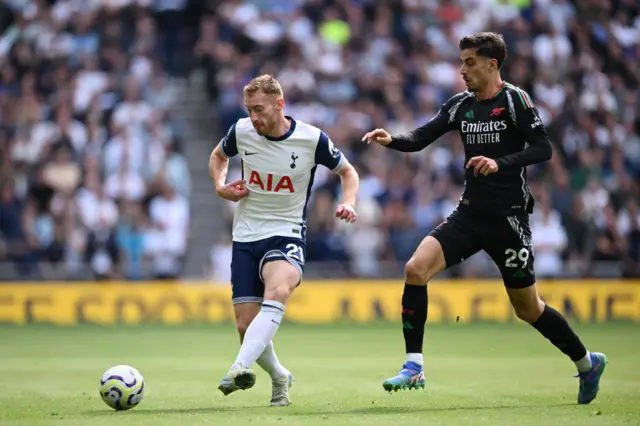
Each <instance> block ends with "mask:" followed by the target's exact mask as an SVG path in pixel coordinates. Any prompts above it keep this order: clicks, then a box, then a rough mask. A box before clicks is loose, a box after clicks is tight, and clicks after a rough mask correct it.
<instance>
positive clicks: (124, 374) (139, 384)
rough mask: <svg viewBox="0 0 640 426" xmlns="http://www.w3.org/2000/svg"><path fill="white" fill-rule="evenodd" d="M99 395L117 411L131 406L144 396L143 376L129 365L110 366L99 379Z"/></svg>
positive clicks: (138, 402)
mask: <svg viewBox="0 0 640 426" xmlns="http://www.w3.org/2000/svg"><path fill="white" fill-rule="evenodd" d="M100 396H101V397H102V400H103V401H104V402H105V403H106V404H107V405H108V406H109V407H111V408H114V409H115V410H117V411H121V410H128V409H130V408H133V407H135V406H136V405H138V404H140V401H142V397H143V396H144V378H143V377H142V374H140V372H139V371H138V370H136V369H135V368H133V367H131V366H129V365H116V366H115V367H111V368H110V369H108V370H107V371H105V373H104V374H103V375H102V379H101V380H100Z"/></svg>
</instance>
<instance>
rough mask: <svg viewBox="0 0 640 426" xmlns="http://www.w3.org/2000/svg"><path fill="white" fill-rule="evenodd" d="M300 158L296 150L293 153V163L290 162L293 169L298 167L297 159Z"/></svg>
mask: <svg viewBox="0 0 640 426" xmlns="http://www.w3.org/2000/svg"><path fill="white" fill-rule="evenodd" d="M297 159H298V156H297V155H296V153H295V152H292V153H291V164H289V167H291V168H292V169H295V168H296V160H297Z"/></svg>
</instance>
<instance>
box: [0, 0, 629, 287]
mask: <svg viewBox="0 0 640 426" xmlns="http://www.w3.org/2000/svg"><path fill="white" fill-rule="evenodd" d="M481 30H492V31H498V32H501V33H503V34H504V36H505V39H506V41H507V43H508V47H509V57H508V59H507V61H506V64H505V66H504V69H503V77H504V78H505V79H506V80H508V81H510V82H511V83H513V84H515V85H517V86H520V87H521V88H523V89H525V90H527V91H528V92H529V94H530V95H531V97H532V98H533V100H534V102H535V103H536V106H537V108H538V110H539V112H540V115H541V117H542V120H543V121H544V123H545V125H546V126H547V128H548V131H549V133H550V136H551V138H552V141H553V143H554V148H555V149H554V157H553V159H552V160H551V161H550V162H548V163H546V164H543V165H539V166H535V167H530V168H529V170H528V174H529V180H530V184H531V187H532V190H533V192H534V195H535V197H536V201H537V208H536V212H535V214H534V215H533V216H532V218H531V220H532V228H533V236H534V244H535V254H536V266H537V269H538V274H539V275H540V276H546V277H554V276H566V275H567V274H569V275H577V276H589V275H598V274H603V275H608V274H609V275H626V276H636V275H638V272H639V269H638V265H639V264H640V225H639V221H640V211H639V209H638V200H639V198H638V179H639V177H640V176H639V172H640V137H639V136H638V134H639V130H640V126H639V124H640V121H639V120H638V111H639V109H638V108H639V106H638V102H639V100H640V98H639V95H640V92H639V91H638V78H639V76H640V72H639V66H640V65H639V64H640V61H639V59H640V9H639V7H638V4H637V1H635V0H580V1H578V0H226V1H216V0H4V2H2V4H1V5H0V279H2V278H5V277H7V276H11V277H12V278H14V277H15V275H16V273H17V274H18V275H19V276H20V277H22V278H25V279H39V278H41V277H43V276H45V275H46V276H47V277H51V276H58V277H60V278H64V279H72V278H74V277H83V278H86V277H88V276H92V277H95V278H124V279H142V278H148V277H154V278H172V277H175V276H178V275H180V274H182V272H183V267H184V260H185V257H186V256H188V248H189V244H188V242H189V238H190V232H189V228H190V223H191V216H192V214H193V212H192V210H193V206H190V205H189V202H188V200H189V197H190V196H191V194H192V189H191V188H192V182H191V181H190V174H189V168H188V164H187V161H186V158H185V156H184V154H183V148H184V143H183V141H184V137H185V127H186V126H185V122H184V120H183V119H182V117H181V116H180V114H177V113H176V112H180V102H179V101H178V99H179V98H178V93H179V87H180V84H179V83H180V82H181V81H183V80H184V79H185V77H188V76H189V75H190V74H191V72H192V71H193V69H194V68H196V67H197V68H199V69H201V70H204V72H205V75H206V78H205V85H206V91H207V93H208V95H209V99H210V104H211V109H210V110H211V121H212V122H215V125H216V127H217V129H218V136H222V135H223V134H224V132H225V131H226V129H228V127H229V126H230V125H231V124H232V123H233V122H235V121H236V120H237V119H238V118H240V117H244V116H245V115H246V114H245V112H244V110H243V100H242V87H243V86H244V84H246V83H247V82H248V81H249V80H250V79H251V78H252V77H254V76H256V75H258V74H260V73H265V72H267V73H272V74H274V75H276V77H277V78H278V79H279V80H280V81H281V83H282V84H283V87H284V90H285V97H286V102H287V103H286V112H287V113H288V114H289V115H292V116H294V117H295V118H296V119H299V120H302V121H306V122H308V123H311V124H315V125H317V126H319V127H321V128H322V129H323V130H325V131H326V132H327V133H328V134H329V135H330V137H331V138H332V139H333V141H334V142H335V143H336V145H338V147H340V148H341V149H342V150H343V151H344V153H345V154H346V155H347V156H348V158H349V159H350V160H351V161H352V162H353V163H354V165H355V166H356V167H357V169H358V171H359V173H360V176H361V192H360V197H359V200H358V212H359V221H358V222H357V224H356V225H355V226H343V224H342V223H339V222H337V221H336V220H335V219H334V218H333V214H332V212H333V208H334V206H335V203H336V200H337V199H339V197H340V193H339V191H340V188H339V179H338V178H337V177H336V176H334V175H332V174H331V173H330V172H329V171H328V170H324V169H319V170H318V173H317V174H316V184H315V186H314V191H313V196H312V200H311V205H310V206H309V233H308V249H307V251H308V253H307V261H308V262H309V265H312V264H313V263H314V262H330V261H333V262H337V264H339V265H346V270H345V271H344V272H345V273H348V274H350V275H352V276H361V277H375V276H381V275H385V268H386V265H390V264H391V265H398V264H400V265H401V264H402V261H404V260H407V259H408V257H409V256H410V255H411V253H412V252H413V250H414V249H415V247H416V246H417V244H418V242H419V241H420V240H421V239H422V238H423V237H424V236H425V235H426V234H427V233H428V232H429V231H430V230H431V229H433V227H434V226H435V225H437V224H438V223H439V222H440V221H441V220H443V218H445V217H446V216H447V215H448V214H449V213H450V212H451V211H452V210H453V209H454V208H455V205H456V204H457V201H458V199H459V197H460V194H461V191H462V184H463V169H462V165H463V162H464V153H463V149H462V144H461V142H460V140H459V136H458V135H457V134H455V133H451V134H449V135H447V136H446V137H443V138H442V139H441V140H440V141H438V142H437V143H436V144H434V145H432V146H431V147H429V148H427V149H426V150H424V151H422V152H420V153H416V154H411V155H407V154H400V153H396V152H392V151H390V150H387V149H384V148H381V147H377V146H373V147H372V146H365V145H364V144H362V143H360V138H361V136H362V135H363V134H364V132H366V131H368V130H370V129H372V128H376V127H384V128H386V129H388V130H389V131H390V132H392V133H396V132H404V131H407V130H411V129H413V128H415V127H417V126H419V125H421V124H423V123H425V122H426V121H427V120H429V119H430V118H431V117H433V116H434V114H435V113H436V112H437V111H438V109H439V107H440V105H441V104H442V103H443V102H444V101H445V100H446V99H447V98H448V97H450V96H451V95H453V94H455V93H457V92H459V91H462V90H464V85H463V83H462V81H461V79H460V77H459V74H458V68H459V59H458V46H457V44H458V40H459V38H460V37H462V36H464V35H467V34H470V33H473V32H477V31H481ZM218 139H219V138H218ZM185 142H186V141H185ZM232 165H233V169H232V171H231V172H230V178H234V177H235V176H237V175H238V174H239V169H238V166H239V163H238V162H237V161H234V162H233V163H232ZM211 196H213V195H211ZM232 212H233V206H231V205H230V206H229V209H228V211H227V212H226V213H225V214H223V215H216V218H217V220H223V221H228V220H229V219H230V217H231V214H232ZM218 216H220V217H218ZM225 229H228V227H226V228H225ZM223 237H224V238H222V239H221V241H220V242H219V243H218V244H216V245H215V246H214V247H213V250H212V252H211V257H212V260H213V262H212V263H213V264H214V269H215V272H216V273H217V275H216V276H217V277H218V278H220V279H222V280H226V279H227V278H228V271H229V268H228V264H229V254H230V243H229V241H228V236H227V235H225V236H223ZM223 240H224V241H223ZM345 260H347V262H344V261H345ZM7 265H8V266H7ZM7 268H10V271H9V269H7ZM492 268H493V267H492V266H491V263H490V261H489V259H488V258H487V257H486V256H483V255H478V256H474V257H473V258H471V259H469V260H468V261H467V262H466V263H465V265H464V266H463V267H461V268H457V269H455V270H453V271H451V272H452V273H453V274H456V275H463V276H469V277H473V276H479V275H487V274H491V273H495V268H494V269H492ZM325 269H329V268H325ZM492 271H493V272H492Z"/></svg>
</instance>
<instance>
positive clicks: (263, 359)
mask: <svg viewBox="0 0 640 426" xmlns="http://www.w3.org/2000/svg"><path fill="white" fill-rule="evenodd" d="M256 362H257V363H258V365H259V366H260V367H262V369H263V370H264V371H266V372H267V373H269V375H270V376H271V378H272V379H275V378H277V377H282V376H286V375H287V374H289V371H287V369H286V368H284V367H283V366H282V364H280V360H278V356H277V355H276V351H275V350H274V349H273V342H269V343H267V347H266V348H265V349H264V352H262V355H260V356H259V357H258V359H257V360H256Z"/></svg>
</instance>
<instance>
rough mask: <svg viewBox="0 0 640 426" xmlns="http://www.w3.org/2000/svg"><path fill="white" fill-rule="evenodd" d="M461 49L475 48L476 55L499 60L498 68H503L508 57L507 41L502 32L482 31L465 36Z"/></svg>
mask: <svg viewBox="0 0 640 426" xmlns="http://www.w3.org/2000/svg"><path fill="white" fill-rule="evenodd" d="M459 47H460V50H466V49H474V50H475V51H476V55H478V56H482V57H485V58H489V59H495V60H496V61H498V69H500V68H502V64H504V60H505V59H506V58H507V43H505V41H504V38H503V37H502V34H498V33H490V32H482V33H475V34H472V35H468V36H466V37H463V38H462V39H461V40H460V44H459Z"/></svg>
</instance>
